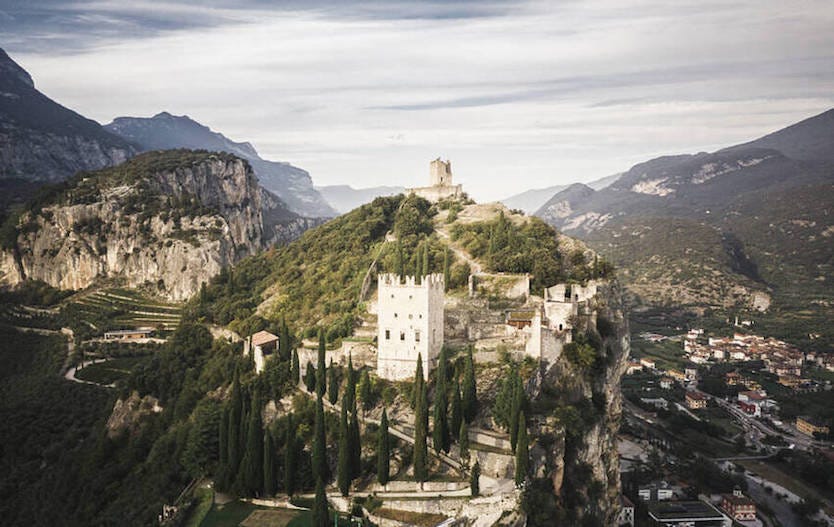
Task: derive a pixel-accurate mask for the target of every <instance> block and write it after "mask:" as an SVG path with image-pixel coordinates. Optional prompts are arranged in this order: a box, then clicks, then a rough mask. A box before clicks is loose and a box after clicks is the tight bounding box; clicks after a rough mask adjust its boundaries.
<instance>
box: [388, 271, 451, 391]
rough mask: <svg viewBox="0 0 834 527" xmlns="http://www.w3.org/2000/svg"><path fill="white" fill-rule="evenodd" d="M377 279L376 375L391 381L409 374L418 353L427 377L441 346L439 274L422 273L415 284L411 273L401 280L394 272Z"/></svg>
mask: <svg viewBox="0 0 834 527" xmlns="http://www.w3.org/2000/svg"><path fill="white" fill-rule="evenodd" d="M377 279H378V283H379V297H378V299H379V300H378V304H377V312H378V315H379V322H378V338H377V375H379V376H380V377H382V378H385V379H391V380H400V379H407V378H409V377H412V376H413V375H414V370H415V369H416V367H417V355H418V354H420V355H422V357H423V376H424V378H426V379H427V378H428V375H429V371H430V369H431V367H432V366H433V365H434V364H435V362H436V361H437V357H438V355H440V348H441V347H442V346H443V322H444V319H443V315H444V302H445V296H444V295H445V293H444V289H445V286H444V282H443V275H442V274H430V275H427V276H424V277H423V279H422V280H421V281H420V283H419V284H418V283H417V280H416V278H415V277H413V276H407V277H405V281H404V283H401V280H400V277H399V276H398V275H395V274H381V275H379V276H378V277H377Z"/></svg>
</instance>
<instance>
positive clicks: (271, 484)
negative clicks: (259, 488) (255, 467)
mask: <svg viewBox="0 0 834 527" xmlns="http://www.w3.org/2000/svg"><path fill="white" fill-rule="evenodd" d="M263 459H264V468H263V474H264V486H263V489H264V496H273V495H274V494H275V443H274V442H273V441H272V434H270V433H269V430H264V455H263Z"/></svg>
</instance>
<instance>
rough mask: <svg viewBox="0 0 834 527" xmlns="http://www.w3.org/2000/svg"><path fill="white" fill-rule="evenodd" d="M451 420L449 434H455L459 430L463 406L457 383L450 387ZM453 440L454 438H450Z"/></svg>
mask: <svg viewBox="0 0 834 527" xmlns="http://www.w3.org/2000/svg"><path fill="white" fill-rule="evenodd" d="M451 413H452V419H451V421H450V422H449V432H450V433H457V432H458V431H459V430H460V424H461V423H462V422H463V404H462V403H461V400H460V386H459V385H458V383H457V381H455V385H454V386H453V387H452V412H451ZM452 439H455V438H452Z"/></svg>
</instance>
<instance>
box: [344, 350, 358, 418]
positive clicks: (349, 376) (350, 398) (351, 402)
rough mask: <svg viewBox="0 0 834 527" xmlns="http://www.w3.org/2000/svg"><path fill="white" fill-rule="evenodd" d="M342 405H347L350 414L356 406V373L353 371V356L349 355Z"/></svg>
mask: <svg viewBox="0 0 834 527" xmlns="http://www.w3.org/2000/svg"><path fill="white" fill-rule="evenodd" d="M342 404H346V405H347V407H348V412H351V411H352V410H353V408H354V407H355V406H356V371H355V370H354V369H353V356H352V355H348V364H347V370H346V371H345V395H344V397H343V398H342Z"/></svg>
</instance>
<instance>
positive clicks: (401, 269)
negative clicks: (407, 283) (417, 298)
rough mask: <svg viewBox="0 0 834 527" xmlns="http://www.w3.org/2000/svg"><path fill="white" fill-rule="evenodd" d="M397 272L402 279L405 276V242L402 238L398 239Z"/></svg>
mask: <svg viewBox="0 0 834 527" xmlns="http://www.w3.org/2000/svg"><path fill="white" fill-rule="evenodd" d="M396 272H397V276H399V277H400V279H402V277H403V276H405V258H404V257H403V244H402V242H401V241H400V240H397V260H396Z"/></svg>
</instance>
